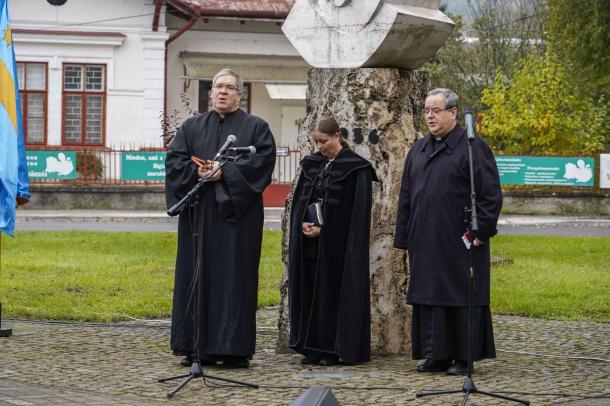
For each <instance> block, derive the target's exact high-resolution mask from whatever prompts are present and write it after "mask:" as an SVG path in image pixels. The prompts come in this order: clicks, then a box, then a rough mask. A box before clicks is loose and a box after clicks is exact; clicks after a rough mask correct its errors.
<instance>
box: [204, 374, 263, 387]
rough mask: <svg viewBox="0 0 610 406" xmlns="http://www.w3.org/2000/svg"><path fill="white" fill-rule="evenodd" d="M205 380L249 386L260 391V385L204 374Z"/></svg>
mask: <svg viewBox="0 0 610 406" xmlns="http://www.w3.org/2000/svg"><path fill="white" fill-rule="evenodd" d="M203 378H204V379H205V378H208V379H215V380H217V381H223V382H230V383H236V384H238V385H243V386H249V387H250V388H254V389H258V385H257V384H255V383H249V382H243V381H238V380H235V379H230V378H221V377H220V376H214V375H208V374H203Z"/></svg>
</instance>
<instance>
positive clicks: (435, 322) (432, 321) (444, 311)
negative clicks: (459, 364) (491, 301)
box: [411, 304, 496, 361]
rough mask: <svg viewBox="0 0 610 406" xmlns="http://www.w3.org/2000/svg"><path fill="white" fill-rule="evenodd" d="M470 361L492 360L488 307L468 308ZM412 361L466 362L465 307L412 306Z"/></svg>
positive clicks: (466, 330) (493, 346)
mask: <svg viewBox="0 0 610 406" xmlns="http://www.w3.org/2000/svg"><path fill="white" fill-rule="evenodd" d="M472 321H473V325H472V360H473V361H478V360H480V359H483V358H495V357H496V347H495V344H494V335H493V327H492V321H491V312H490V310H489V306H473V308H472ZM411 338H412V348H413V350H412V352H413V359H423V358H426V359H460V360H464V361H467V360H468V307H451V306H428V305H419V304H415V305H413V320H412V324H411Z"/></svg>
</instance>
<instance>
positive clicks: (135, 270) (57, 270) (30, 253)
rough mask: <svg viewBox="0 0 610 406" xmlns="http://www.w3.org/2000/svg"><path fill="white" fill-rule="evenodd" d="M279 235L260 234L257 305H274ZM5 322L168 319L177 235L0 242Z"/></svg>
mask: <svg viewBox="0 0 610 406" xmlns="http://www.w3.org/2000/svg"><path fill="white" fill-rule="evenodd" d="M280 240H281V232H279V231H267V232H265V240H264V243H263V250H264V255H263V257H262V258H261V267H260V281H259V305H260V306H270V305H274V304H277V303H279V300H280V297H279V290H278V283H279V282H278V281H279V280H280V278H281V276H282V272H283V266H282V264H281V262H280V260H279V258H280ZM1 255H2V256H1V260H2V268H1V270H2V271H1V273H0V301H1V302H2V305H3V306H2V309H3V317H5V318H8V317H13V318H33V319H57V320H81V321H90V320H95V321H116V320H129V319H146V318H161V317H169V316H170V314H171V302H172V288H173V283H174V263H175V258H176V234H175V233H106V232H81V231H69V232H22V233H17V236H16V237H15V239H14V240H11V239H10V238H8V237H6V236H3V237H2V254H1Z"/></svg>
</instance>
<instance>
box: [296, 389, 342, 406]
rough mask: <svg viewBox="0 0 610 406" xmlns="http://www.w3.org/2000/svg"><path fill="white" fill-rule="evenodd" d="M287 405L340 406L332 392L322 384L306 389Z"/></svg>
mask: <svg viewBox="0 0 610 406" xmlns="http://www.w3.org/2000/svg"><path fill="white" fill-rule="evenodd" d="M289 406H340V405H339V402H338V401H337V398H336V397H335V395H333V392H332V391H331V390H330V389H329V388H324V387H322V386H312V387H311V388H309V389H307V390H306V391H305V392H303V394H302V395H301V396H299V397H298V398H297V399H296V400H295V401H294V402H292V403H291V404H290V405H289Z"/></svg>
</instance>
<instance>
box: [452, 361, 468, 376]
mask: <svg viewBox="0 0 610 406" xmlns="http://www.w3.org/2000/svg"><path fill="white" fill-rule="evenodd" d="M466 372H468V362H466V361H462V360H461V359H454V360H453V364H451V366H450V367H449V369H447V373H448V374H449V375H465V374H466Z"/></svg>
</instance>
